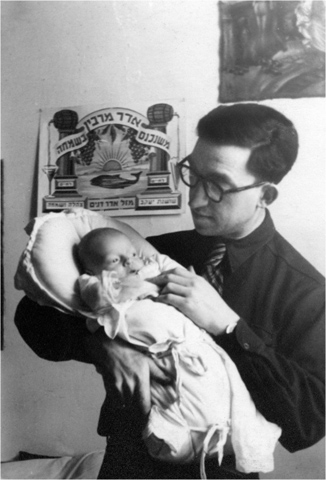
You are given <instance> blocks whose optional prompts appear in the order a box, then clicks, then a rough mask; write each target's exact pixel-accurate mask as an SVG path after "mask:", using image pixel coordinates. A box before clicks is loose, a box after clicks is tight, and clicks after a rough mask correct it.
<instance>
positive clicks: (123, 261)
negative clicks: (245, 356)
mask: <svg viewBox="0 0 326 480" xmlns="http://www.w3.org/2000/svg"><path fill="white" fill-rule="evenodd" d="M78 254H79V260H80V263H81V266H82V268H83V270H84V271H85V272H86V273H84V274H83V275H81V276H80V277H79V286H80V294H81V297H82V299H83V301H84V302H85V303H86V304H87V305H88V307H89V308H90V309H91V311H92V313H93V315H92V317H93V319H92V320H91V319H89V320H88V325H89V327H90V328H91V329H93V328H94V324H96V325H97V327H98V325H103V327H104V329H105V332H106V333H107V335H108V336H109V337H110V338H115V336H117V335H118V336H119V337H120V338H123V339H124V340H126V341H128V342H130V343H131V344H133V345H135V346H136V347H139V348H141V349H142V350H144V349H145V350H147V352H148V353H149V354H150V355H162V353H164V355H167V357H168V359H169V362H170V367H171V372H174V378H175V387H174V389H175V397H174V398H172V397H171V393H168V391H167V389H165V388H164V387H163V386H162V385H160V384H158V383H155V382H152V384H151V396H152V409H151V412H150V415H149V419H148V423H147V426H146V427H145V430H144V432H143V438H144V441H145V443H146V445H147V448H148V451H149V453H150V454H151V455H152V456H153V457H155V458H158V459H160V460H165V461H170V462H173V461H174V462H180V463H182V462H183V463H186V462H190V461H194V460H200V465H201V466H200V468H201V477H202V478H206V477H205V468H204V461H205V455H206V454H208V455H210V456H211V455H212V454H217V455H218V459H219V462H220V463H221V461H222V457H223V453H227V454H230V453H234V454H235V456H236V462H237V463H236V466H237V469H238V470H240V471H243V472H246V473H249V472H252V471H270V470H272V469H273V451H274V447H275V444H276V442H277V440H278V438H279V436H280V434H281V430H280V428H279V427H278V426H277V425H275V424H272V423H270V422H267V421H266V420H265V418H264V417H263V416H262V415H261V414H260V413H259V412H257V410H256V408H255V406H254V403H253V402H252V400H251V397H250V395H249V392H248V391H247V389H246V387H245V385H244V383H243V382H242V380H241V377H240V375H239V373H238V371H237V368H236V366H235V364H234V363H233V362H232V360H231V359H230V357H229V356H228V355H227V354H226V352H224V350H223V349H221V348H220V347H219V346H218V345H217V344H216V343H215V342H214V341H213V339H212V338H211V336H210V335H209V334H207V333H206V332H205V331H204V330H202V329H200V328H199V327H198V326H197V325H195V324H194V323H193V322H192V321H191V320H190V319H189V318H187V317H186V316H185V315H183V314H182V313H181V312H180V311H178V310H177V309H175V308H173V307H171V306H170V305H166V304H163V303H159V302H157V301H153V297H155V296H156V297H157V296H158V295H159V292H158V289H157V286H155V285H154V284H153V283H151V282H150V281H146V279H147V278H148V279H149V278H151V277H152V278H153V277H155V276H157V275H159V274H160V273H161V272H162V271H164V269H166V265H167V262H166V259H168V257H166V256H164V255H160V254H157V255H155V256H154V257H155V258H154V257H153V258H150V259H143V258H142V257H141V256H139V255H138V253H137V251H136V250H135V248H134V246H133V245H132V243H131V241H130V240H129V238H128V237H127V236H126V235H124V234H123V233H121V232H119V231H118V230H114V229H112V228H99V229H95V230H92V231H91V232H89V233H88V234H87V235H85V236H84V237H83V238H82V240H81V242H80V244H79V247H78ZM176 266H179V265H178V264H177V263H176V262H173V261H172V260H170V259H169V262H168V268H169V269H170V268H174V267H176Z"/></svg>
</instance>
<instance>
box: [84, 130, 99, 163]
mask: <svg viewBox="0 0 326 480" xmlns="http://www.w3.org/2000/svg"><path fill="white" fill-rule="evenodd" d="M87 137H88V142H87V144H86V145H85V146H84V147H82V148H81V149H80V155H81V158H82V163H83V164H84V165H90V164H91V163H92V160H93V154H94V150H95V141H96V140H98V135H97V133H96V131H91V132H88V133H87Z"/></svg>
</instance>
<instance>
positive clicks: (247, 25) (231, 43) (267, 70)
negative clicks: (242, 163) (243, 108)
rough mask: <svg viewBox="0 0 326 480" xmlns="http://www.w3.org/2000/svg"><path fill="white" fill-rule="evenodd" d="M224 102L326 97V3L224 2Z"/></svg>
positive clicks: (221, 10) (221, 94) (292, 0)
mask: <svg viewBox="0 0 326 480" xmlns="http://www.w3.org/2000/svg"><path fill="white" fill-rule="evenodd" d="M218 8H219V19H220V32H221V37H220V88H219V101H220V102H226V103H227V102H237V101H247V100H255V101H259V100H264V99H273V98H302V97H324V96H325V2H324V1H319V0H304V1H296V0H290V1H264V0H258V1H239V0H238V1H222V0H221V1H219V2H218Z"/></svg>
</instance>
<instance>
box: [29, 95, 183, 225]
mask: <svg viewBox="0 0 326 480" xmlns="http://www.w3.org/2000/svg"><path fill="white" fill-rule="evenodd" d="M182 107H183V102H182V101H179V102H175V101H174V102H172V101H171V102H168V103H162V102H160V103H159V102H158V103H150V104H147V105H146V104H143V105H140V106H139V105H137V106H134V105H122V106H121V107H115V106H112V105H101V106H96V107H95V106H77V107H67V108H57V109H54V108H49V109H45V110H42V111H41V119H40V150H39V176H38V214H42V213H48V212H58V211H61V210H63V209H65V208H71V207H83V208H87V209H89V210H94V211H100V212H107V213H108V214H109V215H110V216H126V215H157V214H161V215H162V214H169V215H170V214H178V213H182V212H183V211H184V199H183V187H182V184H181V183H180V182H179V178H178V172H177V168H176V164H177V163H178V162H179V161H180V160H181V159H182V157H183V156H184V152H183V145H184V142H183V140H182V138H181V131H182V127H181V125H180V124H181V123H182V120H183V114H182Z"/></svg>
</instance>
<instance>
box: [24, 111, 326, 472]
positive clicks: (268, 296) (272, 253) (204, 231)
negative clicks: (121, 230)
mask: <svg viewBox="0 0 326 480" xmlns="http://www.w3.org/2000/svg"><path fill="white" fill-rule="evenodd" d="M198 136H199V139H198V141H197V143H196V145H195V148H194V150H193V152H192V154H191V155H190V156H189V157H187V158H186V159H185V160H183V161H182V162H180V165H179V168H180V175H181V178H182V179H183V181H184V182H185V183H186V184H187V185H189V187H190V200H189V206H190V209H191V213H192V217H193V221H194V225H195V230H192V231H184V232H176V233H170V234H165V235H160V236H157V237H151V238H149V239H148V240H149V241H150V242H151V243H152V244H153V245H154V246H155V247H156V248H157V249H158V250H159V251H160V252H161V253H165V254H168V255H169V256H171V257H172V258H174V259H175V260H177V261H178V262H179V263H181V264H182V265H183V266H185V267H187V268H188V271H184V270H183V269H176V270H174V271H171V272H167V273H164V274H162V275H161V276H160V277H157V279H156V280H155V282H156V283H157V284H158V285H160V286H161V287H162V291H161V295H160V297H159V300H160V301H162V302H165V303H168V304H170V305H173V306H174V307H177V308H178V309H179V310H181V311H182V312H183V313H185V314H186V315H187V316H188V317H189V318H190V319H191V320H193V321H194V322H195V323H196V324H197V325H199V326H200V327H202V328H203V329H205V330H207V331H208V332H209V333H210V334H211V335H212V336H213V338H214V339H215V341H216V342H217V343H218V344H219V345H220V346H222V347H223V348H224V349H225V350H226V352H227V353H228V354H229V355H230V357H231V358H232V359H233V361H234V362H235V364H236V365H237V367H238V370H239V372H240V375H241V377H242V379H243V380H244V382H245V384H246V386H247V388H248V390H249V392H250V394H251V396H252V398H253V401H254V402H255V404H256V407H257V409H258V410H259V411H260V412H261V413H262V414H263V415H264V416H265V418H266V419H267V420H269V421H271V422H274V423H276V424H278V425H279V426H280V427H281V428H282V436H281V438H280V442H281V443H282V445H283V446H284V447H285V448H286V449H287V450H289V451H290V452H294V451H297V450H300V449H303V448H307V447H309V446H311V445H313V444H314V443H316V442H317V441H319V440H320V439H321V438H322V437H323V436H324V372H323V369H324V354H323V350H324V333H323V331H324V318H323V315H324V279H323V277H322V276H321V275H320V274H319V273H318V272H317V271H316V270H315V269H314V268H313V267H312V266H311V265H310V264H309V263H308V262H307V261H306V260H304V259H303V258H302V257H301V255H300V254H299V253H298V252H296V251H295V250H294V248H293V247H291V245H289V244H288V243H287V241H286V240H285V239H283V238H282V237H281V236H280V235H279V234H278V233H277V232H276V230H275V228H274V225H273V222H272V220H271V217H270V214H269V211H268V209H267V207H268V205H270V204H271V203H272V202H273V201H274V200H275V199H276V197H277V188H276V186H275V185H276V184H277V183H279V182H280V181H281V179H282V178H283V177H284V175H285V174H286V173H287V172H288V171H289V170H290V169H291V167H292V165H293V163H294V161H295V159H296V156H297V151H298V138H297V133H296V130H295V129H294V127H293V125H292V123H291V122H290V121H289V120H288V119H287V118H286V117H284V116H283V115H282V114H280V113H279V112H277V111H275V110H274V109H271V108H269V107H266V106H262V105H256V104H239V105H232V106H220V107H218V108H216V109H214V110H213V111H212V112H210V113H209V114H208V115H206V116H205V117H204V118H202V119H201V120H200V122H199V124H198ZM224 246H225V247H224ZM216 247H217V250H218V252H219V256H220V257H221V255H220V254H223V252H224V251H225V253H224V256H223V259H222V260H221V259H220V258H219V260H221V261H220V263H219V265H218V266H217V267H216V269H215V266H214V265H212V264H211V263H210V262H209V261H208V262H207V259H209V258H210V256H211V254H212V252H213V253H214V252H215V250H216ZM207 263H208V265H207V266H206V264H207ZM195 272H196V273H195ZM201 275H202V276H201ZM203 277H205V278H203ZM206 279H207V280H208V281H207V280H206ZM210 283H211V284H210ZM219 292H220V293H219ZM44 315H47V317H50V318H49V320H50V321H48V322H46V329H45V327H44V326H43V324H45V322H42V319H43V316H44ZM31 319H33V321H32V324H31ZM16 324H17V326H18V328H19V330H20V332H21V334H22V336H23V338H24V339H25V341H26V342H27V343H28V344H29V345H30V346H31V347H32V348H33V350H34V351H35V352H36V353H37V354H38V355H40V356H41V357H44V358H47V359H50V360H69V359H75V360H81V361H84V362H85V361H87V362H91V363H94V364H96V366H97V370H98V371H99V372H100V373H101V374H102V376H103V379H104V384H105V388H106V391H107V398H106V401H105V402H104V405H103V407H102V411H101V416H100V421H99V428H98V432H99V434H100V435H105V436H107V437H108V446H107V453H106V456H105V458H104V462H103V465H102V469H101V472H100V475H99V478H198V477H199V468H198V465H197V464H193V465H169V464H164V463H161V462H157V461H154V460H152V459H150V458H149V457H148V455H147V453H146V451H145V449H144V446H143V444H142V441H141V430H142V427H143V425H144V423H145V421H146V415H147V414H148V411H149V409H150V396H149V382H150V378H156V379H157V380H159V379H161V381H162V382H166V383H167V385H168V383H169V378H168V377H167V376H166V372H165V370H164V360H162V361H156V362H154V361H153V360H152V359H149V358H148V357H147V356H145V355H143V354H142V353H140V352H138V351H136V350H133V349H131V348H130V347H128V346H127V345H124V344H123V343H122V342H121V341H116V340H115V341H110V340H109V339H107V338H106V337H105V335H104V333H103V331H102V330H99V331H98V332H96V333H95V334H94V335H90V334H89V333H88V332H87V330H86V328H85V326H84V325H80V321H76V319H74V317H69V316H67V315H63V314H60V313H58V312H56V311H54V310H53V309H51V308H47V307H40V306H37V305H35V303H33V302H31V301H30V300H28V299H26V298H25V299H23V300H22V301H21V303H20V305H19V306H18V309H17V313H16ZM49 326H50V331H49ZM111 352H114V355H111V354H110V353H111ZM207 394H208V395H209V392H207ZM206 463H207V464H206V472H207V474H208V477H209V478H259V477H258V475H257V474H249V475H245V474H243V473H240V472H237V471H236V470H235V462H234V457H233V456H227V457H225V459H224V460H223V463H222V465H221V466H218V465H217V462H216V459H210V460H208V461H207V462H206Z"/></svg>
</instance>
